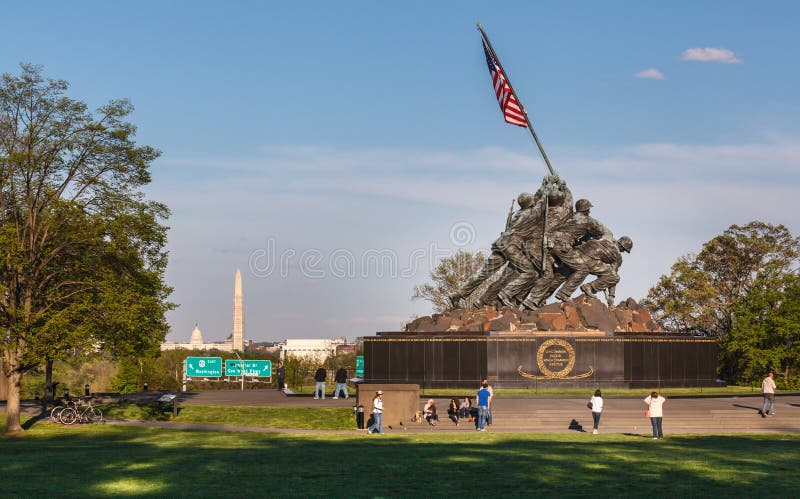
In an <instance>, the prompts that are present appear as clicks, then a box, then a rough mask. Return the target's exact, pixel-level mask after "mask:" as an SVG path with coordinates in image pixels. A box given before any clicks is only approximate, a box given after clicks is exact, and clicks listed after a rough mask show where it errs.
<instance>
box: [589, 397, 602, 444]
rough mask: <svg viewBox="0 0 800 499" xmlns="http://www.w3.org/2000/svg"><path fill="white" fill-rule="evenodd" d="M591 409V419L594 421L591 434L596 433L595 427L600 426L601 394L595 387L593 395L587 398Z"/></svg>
mask: <svg viewBox="0 0 800 499" xmlns="http://www.w3.org/2000/svg"><path fill="white" fill-rule="evenodd" d="M589 405H590V406H591V409H592V421H593V422H594V426H593V430H592V435H597V433H598V432H597V427H598V426H600V414H601V413H602V412H603V394H602V393H600V390H599V389H597V390H595V391H594V396H593V397H592V398H591V399H590V400H589Z"/></svg>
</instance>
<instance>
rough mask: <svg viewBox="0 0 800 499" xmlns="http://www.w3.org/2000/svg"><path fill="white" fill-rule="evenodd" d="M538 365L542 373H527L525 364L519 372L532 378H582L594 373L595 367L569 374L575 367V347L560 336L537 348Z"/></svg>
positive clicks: (520, 367)
mask: <svg viewBox="0 0 800 499" xmlns="http://www.w3.org/2000/svg"><path fill="white" fill-rule="evenodd" d="M536 365H537V366H538V367H539V372H541V373H542V374H541V375H536V374H530V373H527V372H525V371H524V370H523V369H522V367H523V366H519V367H518V368H517V372H518V373H519V374H520V376H523V377H525V378H530V379H580V378H588V377H589V376H591V375H592V374H593V373H594V369H592V367H591V366H589V370H588V371H587V372H585V373H583V374H577V375H573V376H570V375H569V373H571V372H572V369H573V368H574V367H575V349H574V348H573V347H572V345H570V344H569V342H567V341H566V340H562V339H560V338H552V339H549V340H547V341H545V342H544V343H542V344H541V345H539V348H538V350H536Z"/></svg>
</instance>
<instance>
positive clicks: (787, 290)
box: [720, 269, 800, 388]
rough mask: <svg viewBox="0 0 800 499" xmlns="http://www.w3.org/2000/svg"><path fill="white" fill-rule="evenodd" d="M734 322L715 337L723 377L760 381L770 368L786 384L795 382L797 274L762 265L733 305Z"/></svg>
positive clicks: (799, 358) (799, 332)
mask: <svg viewBox="0 0 800 499" xmlns="http://www.w3.org/2000/svg"><path fill="white" fill-rule="evenodd" d="M733 316H734V320H733V326H732V328H731V331H730V332H729V333H728V334H727V335H725V337H724V338H722V340H720V348H721V350H722V351H723V352H725V354H726V360H727V362H725V363H724V364H723V367H724V369H725V371H724V372H723V373H721V374H722V375H723V376H725V377H726V378H727V379H736V380H740V381H744V382H748V383H758V382H760V381H761V380H762V379H763V378H764V376H765V375H766V373H767V372H768V371H769V370H773V371H775V373H776V380H778V383H779V384H781V385H783V387H785V388H796V387H797V386H798V384H800V383H799V382H800V380H799V379H798V372H800V276H798V275H797V274H796V273H788V274H782V273H780V272H776V271H774V270H773V269H765V270H764V272H762V273H761V275H760V276H759V278H758V279H757V280H756V282H755V283H754V286H753V287H752V288H751V289H750V291H749V292H748V293H747V295H745V296H744V297H742V298H741V299H740V300H739V301H738V302H737V303H736V304H735V305H734V307H733Z"/></svg>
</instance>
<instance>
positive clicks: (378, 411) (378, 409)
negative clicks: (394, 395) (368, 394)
mask: <svg viewBox="0 0 800 499" xmlns="http://www.w3.org/2000/svg"><path fill="white" fill-rule="evenodd" d="M372 419H373V423H372V424H371V425H370V426H369V428H367V432H368V433H383V390H378V391H377V392H375V397H374V398H373V399H372Z"/></svg>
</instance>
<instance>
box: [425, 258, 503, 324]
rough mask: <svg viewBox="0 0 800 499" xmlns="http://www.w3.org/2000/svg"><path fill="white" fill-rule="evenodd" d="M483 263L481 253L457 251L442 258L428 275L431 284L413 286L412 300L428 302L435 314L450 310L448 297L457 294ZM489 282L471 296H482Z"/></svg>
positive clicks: (484, 259) (484, 260)
mask: <svg viewBox="0 0 800 499" xmlns="http://www.w3.org/2000/svg"><path fill="white" fill-rule="evenodd" d="M485 262H486V255H484V254H483V253H480V252H476V253H471V252H469V251H465V250H459V251H458V252H457V253H455V254H454V255H453V256H450V257H446V258H442V260H441V261H440V262H439V264H438V265H436V267H434V269H433V270H432V271H431V273H430V278H431V281H433V282H431V283H426V284H422V285H420V286H414V294H413V296H412V299H415V300H416V299H420V298H422V299H425V300H428V301H430V302H431V303H432V304H433V309H434V311H435V312H443V311H445V310H447V309H448V308H450V301H449V300H448V296H450V295H452V294H455V293H456V292H458V291H459V290H460V289H461V288H462V286H464V284H466V283H467V281H468V280H469V278H470V277H472V276H473V275H474V274H475V273H476V272H478V271H479V270H480V269H481V267H483V264H484V263H485ZM490 281H491V280H489V281H487V282H485V283H484V284H483V285H482V286H481V287H479V288H478V289H477V290H475V292H474V293H473V294H474V295H475V296H480V295H481V294H483V292H484V291H486V288H487V287H488V286H489V284H490Z"/></svg>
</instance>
